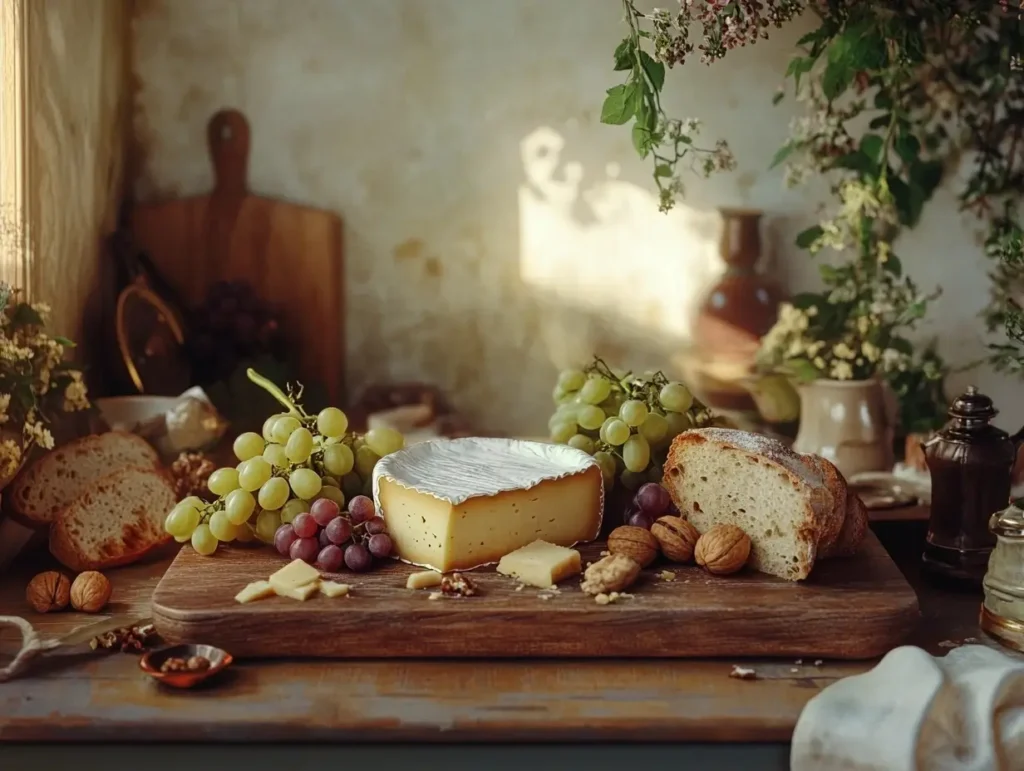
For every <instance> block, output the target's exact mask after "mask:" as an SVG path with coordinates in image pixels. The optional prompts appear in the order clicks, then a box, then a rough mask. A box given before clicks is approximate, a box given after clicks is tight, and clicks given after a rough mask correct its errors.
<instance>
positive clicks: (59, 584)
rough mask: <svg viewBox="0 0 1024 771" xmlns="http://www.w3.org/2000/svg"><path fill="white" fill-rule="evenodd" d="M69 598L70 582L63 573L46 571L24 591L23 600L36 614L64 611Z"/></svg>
mask: <svg viewBox="0 0 1024 771" xmlns="http://www.w3.org/2000/svg"><path fill="white" fill-rule="evenodd" d="M70 598H71V581H70V580H69V579H68V577H67V576H66V575H64V574H63V573H58V572H57V571H56V570H48V571H47V572H45V573H40V574H39V575H37V576H36V577H35V578H33V579H32V580H31V581H29V582H28V586H27V587H26V589H25V599H26V600H28V604H29V605H31V606H32V607H33V608H34V609H35V610H36V612H37V613H49V612H50V611H51V610H64V608H66V607H67V606H68V600H69V599H70Z"/></svg>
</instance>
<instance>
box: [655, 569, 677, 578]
mask: <svg viewBox="0 0 1024 771" xmlns="http://www.w3.org/2000/svg"><path fill="white" fill-rule="evenodd" d="M658 578H660V579H661V580H662V581H675V580H676V574H675V573H673V572H672V571H671V570H662V571H661V572H660V573H658Z"/></svg>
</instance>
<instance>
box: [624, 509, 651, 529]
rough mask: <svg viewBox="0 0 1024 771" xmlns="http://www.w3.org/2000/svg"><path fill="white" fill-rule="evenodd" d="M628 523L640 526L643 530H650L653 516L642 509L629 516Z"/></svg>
mask: <svg viewBox="0 0 1024 771" xmlns="http://www.w3.org/2000/svg"><path fill="white" fill-rule="evenodd" d="M629 524H631V525H632V526H633V527H642V528H643V529H644V530H650V529H651V525H653V524H654V517H652V516H651V515H650V514H648V513H646V512H644V511H640V512H637V513H636V514H634V515H633V516H632V517H630V518H629Z"/></svg>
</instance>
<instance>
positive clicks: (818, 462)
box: [801, 455, 848, 557]
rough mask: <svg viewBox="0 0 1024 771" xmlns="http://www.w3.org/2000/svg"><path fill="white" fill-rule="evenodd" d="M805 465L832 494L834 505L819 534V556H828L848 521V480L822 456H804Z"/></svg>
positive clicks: (822, 522) (822, 521)
mask: <svg viewBox="0 0 1024 771" xmlns="http://www.w3.org/2000/svg"><path fill="white" fill-rule="evenodd" d="M801 457H802V458H803V460H804V462H805V463H808V464H810V465H811V467H812V468H813V469H814V470H815V471H817V473H818V474H820V475H821V478H822V479H823V480H824V482H825V487H827V488H828V491H829V492H830V493H831V494H832V500H833V502H834V505H833V506H832V508H831V509H830V510H829V511H828V512H827V513H826V514H825V516H824V517H823V518H822V520H821V522H820V527H819V532H818V556H819V557H824V556H826V555H827V554H828V553H829V552H830V551H831V550H832V548H833V547H834V546H835V544H836V541H838V540H839V533H840V532H841V531H842V529H843V521H844V520H845V519H846V498H847V493H848V488H847V486H846V479H845V478H844V477H843V475H842V474H841V473H840V471H839V469H837V468H836V467H835V465H834V464H833V463H832V462H831V461H829V460H827V459H826V458H823V457H821V456H820V455H802V456H801Z"/></svg>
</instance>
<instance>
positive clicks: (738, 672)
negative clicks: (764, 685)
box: [729, 664, 757, 680]
mask: <svg viewBox="0 0 1024 771" xmlns="http://www.w3.org/2000/svg"><path fill="white" fill-rule="evenodd" d="M729 677H735V678H736V679H737V680H756V679H757V672H755V671H754V670H753V669H748V668H747V667H741V666H737V665H736V664H733V667H732V671H731V672H730V673H729Z"/></svg>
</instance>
